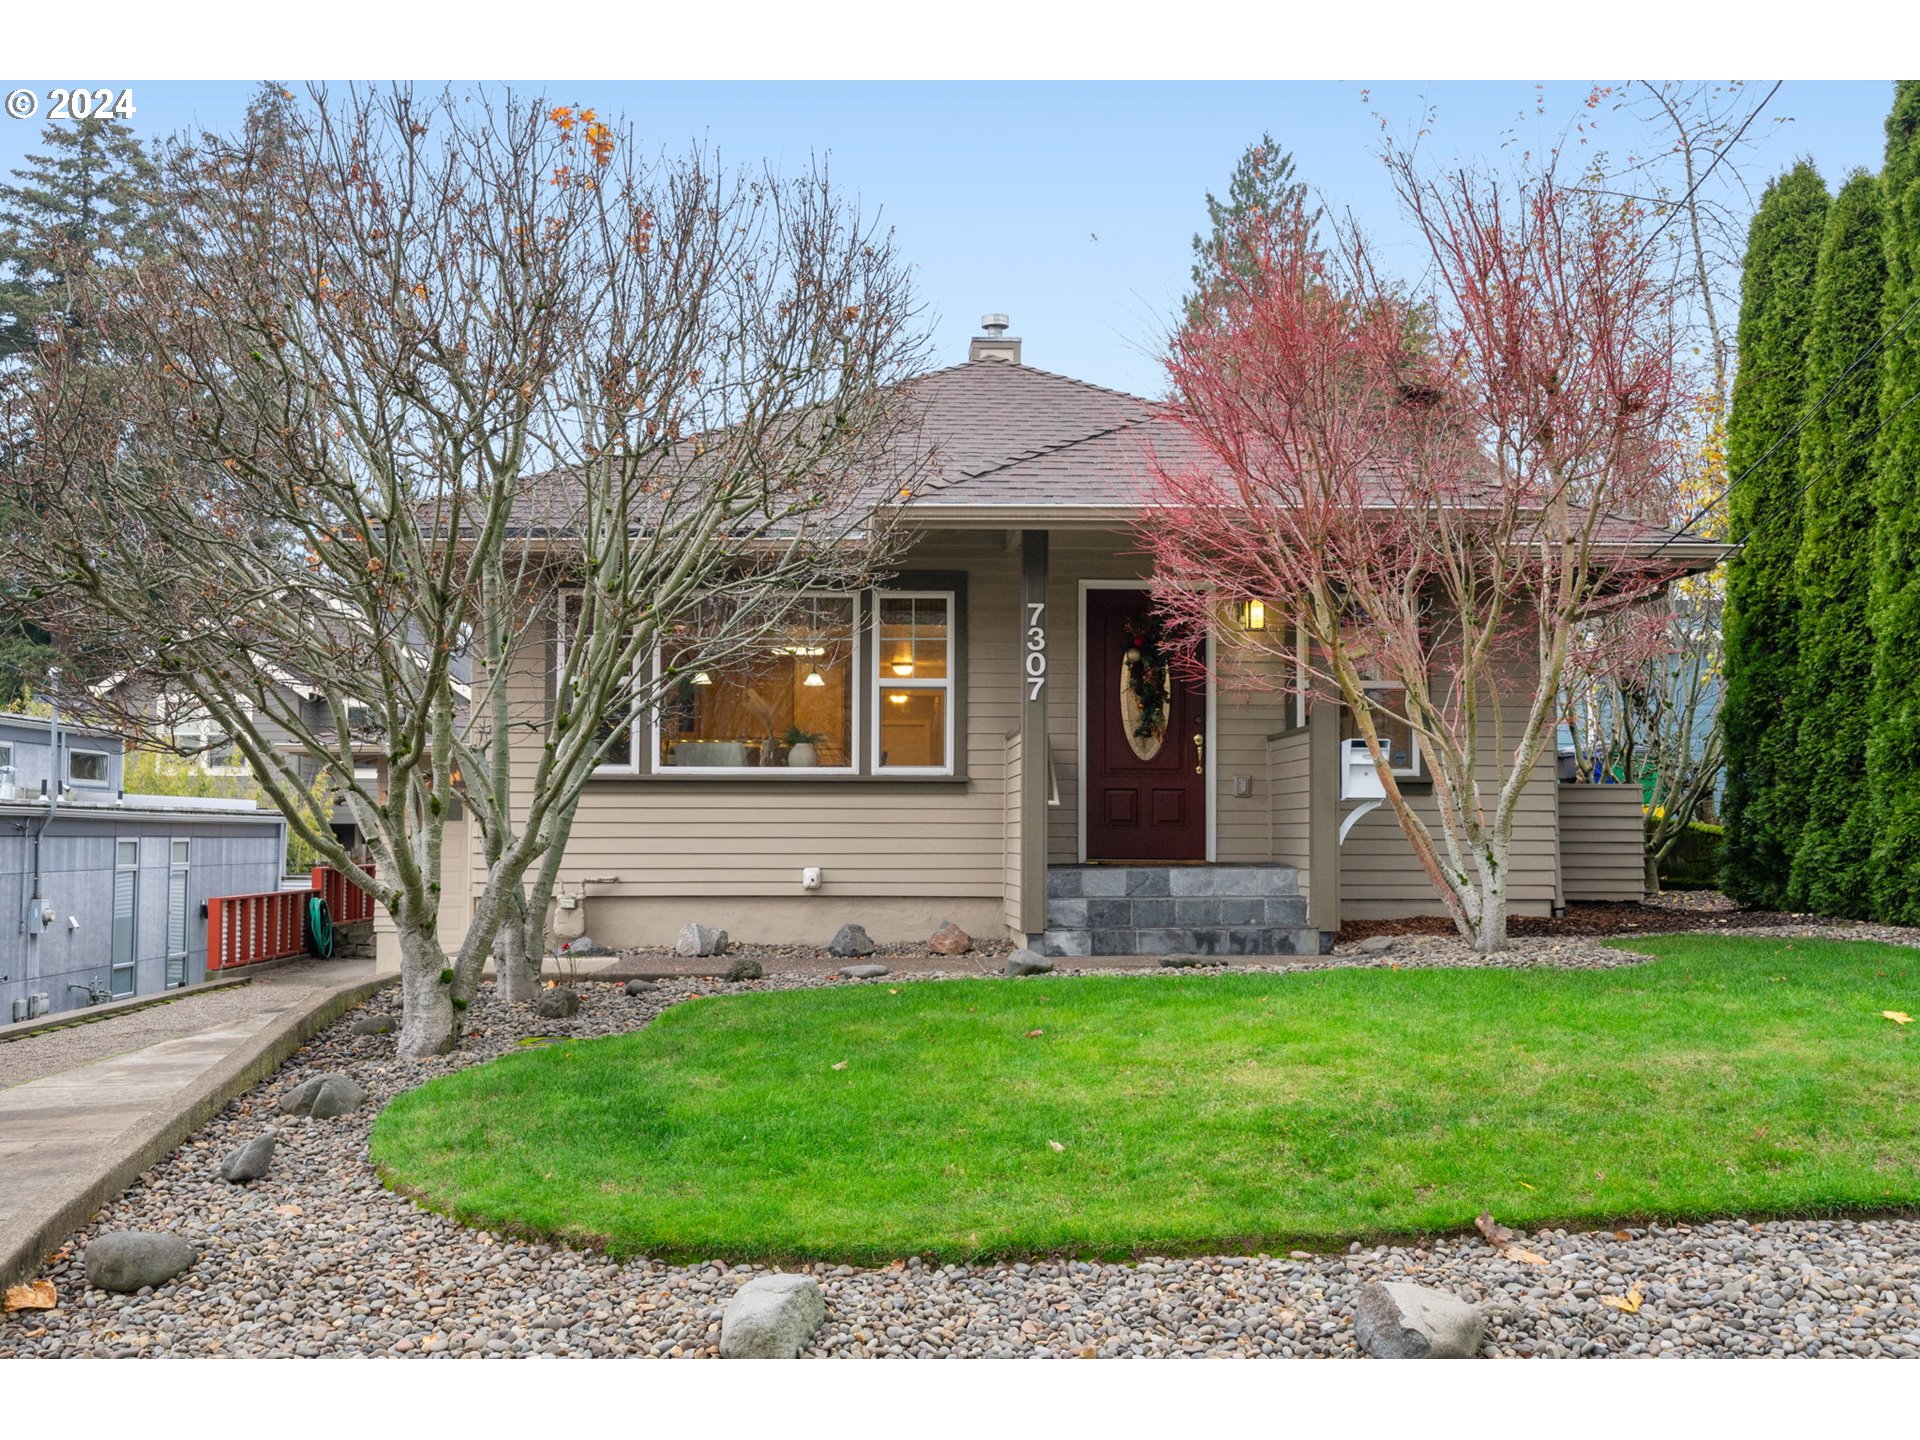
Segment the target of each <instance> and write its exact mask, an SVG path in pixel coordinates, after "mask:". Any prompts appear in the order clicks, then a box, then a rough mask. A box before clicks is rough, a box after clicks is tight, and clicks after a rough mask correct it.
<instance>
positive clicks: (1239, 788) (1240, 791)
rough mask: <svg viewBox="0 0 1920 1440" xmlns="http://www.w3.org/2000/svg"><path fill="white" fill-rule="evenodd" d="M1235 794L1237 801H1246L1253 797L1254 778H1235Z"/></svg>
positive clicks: (1243, 776)
mask: <svg viewBox="0 0 1920 1440" xmlns="http://www.w3.org/2000/svg"><path fill="white" fill-rule="evenodd" d="M1233 793H1234V796H1235V798H1236V799H1240V800H1246V799H1249V798H1251V797H1252V795H1253V776H1251V775H1236V776H1234V777H1233Z"/></svg>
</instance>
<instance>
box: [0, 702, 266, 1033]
mask: <svg viewBox="0 0 1920 1440" xmlns="http://www.w3.org/2000/svg"><path fill="white" fill-rule="evenodd" d="M123 772H124V743H123V742H122V740H121V739H120V737H118V736H116V735H112V734H108V733H105V732H102V731H98V730H91V729H85V728H81V729H75V728H72V727H70V726H67V725H56V724H55V723H54V722H52V721H50V720H45V719H41V718H39V717H36V716H27V715H5V714H0V896H4V897H5V902H4V904H3V905H0V1024H5V1023H7V1022H8V1021H11V1020H24V1019H27V1018H29V1016H30V1015H37V1014H44V1013H49V1012H52V1011H60V1010H71V1009H75V1008H78V1007H81V1006H84V1005H87V1004H90V1003H93V1002H94V1001H96V1000H98V999H103V998H105V997H107V996H124V995H144V994H151V993H155V992H158V991H160V990H163V989H173V988H176V987H178V986H182V985H190V984H193V983H194V982H196V981H198V980H202V979H204V978H205V976H206V961H207V925H206V920H205V917H204V909H205V905H206V902H207V900H208V899H209V898H211V897H213V896H216V895H244V894H253V893H257V892H261V891H270V890H276V889H278V888H279V885H280V870H281V864H282V861H283V858H284V856H285V854H286V821H285V820H284V819H282V818H281V816H280V815H279V814H277V813H275V812H273V811H268V810H262V809H260V808H258V807H257V806H256V805H255V804H254V803H253V802H252V801H251V800H206V799H185V798H180V797H176V796H170V795H139V794H133V795H129V794H125V793H124V791H123V788H122V776H123Z"/></svg>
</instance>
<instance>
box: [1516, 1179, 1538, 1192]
mask: <svg viewBox="0 0 1920 1440" xmlns="http://www.w3.org/2000/svg"><path fill="white" fill-rule="evenodd" d="M1513 1183H1514V1184H1516V1185H1518V1186H1519V1187H1520V1188H1521V1189H1522V1190H1531V1189H1533V1188H1534V1187H1533V1186H1531V1185H1529V1184H1527V1182H1526V1181H1524V1180H1516V1181H1514V1182H1513Z"/></svg>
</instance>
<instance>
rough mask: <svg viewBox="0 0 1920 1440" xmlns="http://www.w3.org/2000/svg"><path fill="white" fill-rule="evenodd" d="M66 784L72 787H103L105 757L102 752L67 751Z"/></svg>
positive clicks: (104, 782) (105, 780)
mask: <svg viewBox="0 0 1920 1440" xmlns="http://www.w3.org/2000/svg"><path fill="white" fill-rule="evenodd" d="M67 782H68V783H69V784H72V785H105V784H106V783H107V756H106V752H105V751H103V750H69V751H68V752H67Z"/></svg>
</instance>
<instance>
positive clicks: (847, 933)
mask: <svg viewBox="0 0 1920 1440" xmlns="http://www.w3.org/2000/svg"><path fill="white" fill-rule="evenodd" d="M873 951H874V944H873V941H872V940H871V939H869V938H868V937H867V932H866V928H865V927H864V926H860V925H842V926H841V927H840V928H839V929H838V930H836V931H834V932H833V939H832V941H831V942H829V943H828V945H827V953H828V954H829V955H838V956H839V957H840V958H841V959H842V960H846V959H850V958H856V957H858V956H861V955H871V954H873Z"/></svg>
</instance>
